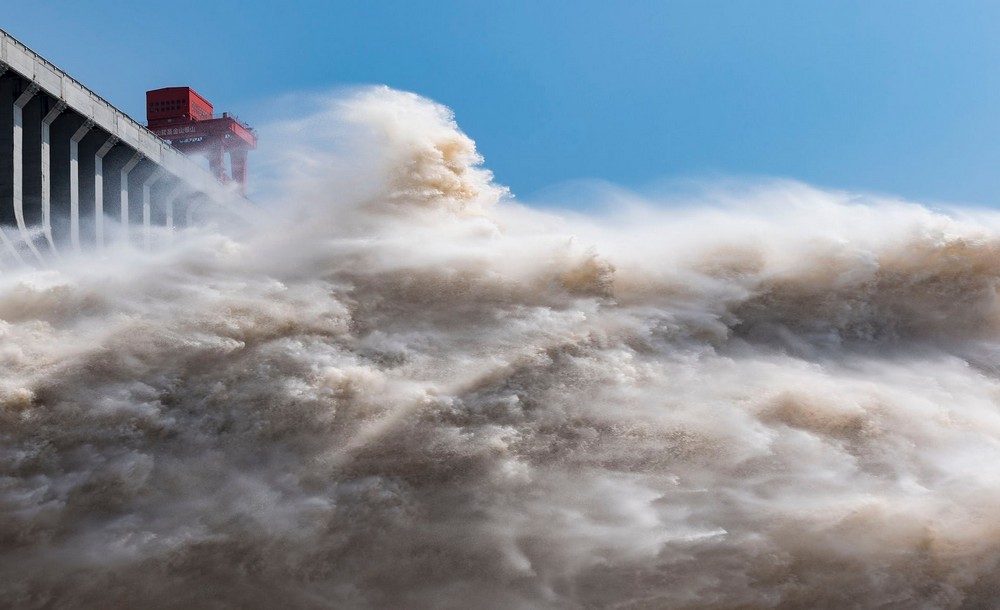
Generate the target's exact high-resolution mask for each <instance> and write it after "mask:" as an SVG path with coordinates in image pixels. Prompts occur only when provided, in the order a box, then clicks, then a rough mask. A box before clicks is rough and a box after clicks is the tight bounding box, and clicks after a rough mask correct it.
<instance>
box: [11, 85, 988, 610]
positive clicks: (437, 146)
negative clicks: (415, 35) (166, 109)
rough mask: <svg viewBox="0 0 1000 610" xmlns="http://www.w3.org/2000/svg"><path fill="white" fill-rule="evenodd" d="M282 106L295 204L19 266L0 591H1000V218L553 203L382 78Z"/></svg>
mask: <svg viewBox="0 0 1000 610" xmlns="http://www.w3.org/2000/svg"><path fill="white" fill-rule="evenodd" d="M282 131H283V132H289V131H291V132H293V133H297V134H298V137H299V138H300V145H299V146H298V147H295V146H291V147H288V148H286V149H285V150H286V154H285V156H284V157H283V158H281V159H278V160H276V161H275V167H283V168H284V169H283V170H282V172H283V173H282V174H281V175H280V177H281V180H280V182H281V187H280V189H279V192H281V193H282V195H281V198H280V199H281V200H280V201H278V202H272V203H271V204H270V205H271V207H272V209H273V216H272V218H271V219H270V220H269V221H268V223H267V224H266V225H261V226H257V227H248V228H241V229H229V230H227V231H225V232H223V231H218V230H215V229H213V228H212V227H207V228H203V229H201V230H198V231H193V232H191V233H190V234H189V235H185V236H183V238H181V239H178V240H176V242H175V245H174V246H173V247H171V248H168V249H164V250H162V251H160V252H157V253H155V254H153V255H143V254H140V253H136V252H131V251H128V250H126V249H121V250H118V251H112V252H110V253H109V255H108V257H107V259H106V260H102V261H96V260H95V259H94V257H93V256H88V257H84V259H85V260H80V261H72V260H68V261H65V262H64V263H63V264H62V266H61V267H59V268H56V269H51V270H47V271H44V272H37V271H36V272H31V273H23V274H18V273H8V274H6V275H2V276H0V605H2V606H4V607H12V608H78V607H87V608H118V607H120V608H125V607H131V608H229V607H232V608H497V609H501V608H504V609H506V608H581V607H589V608H668V607H670V608H672V607H692V608H694V607H712V608H721V607H803V608H805V607H829V608H847V607H887V608H914V607H928V608H957V607H988V606H990V605H991V604H992V603H993V602H994V601H995V600H996V598H997V597H998V595H1000V572H998V571H1000V565H998V560H1000V520H998V519H997V517H996V514H997V511H998V510H1000V469H998V467H997V464H1000V342H998V339H1000V334H998V331H1000V315H998V314H1000V303H998V297H997V286H998V281H1000V222H998V221H997V218H996V217H995V216H993V215H990V214H987V213H985V212H980V213H973V212H970V211H964V212H963V211H953V212H952V213H950V214H949V215H945V214H942V213H937V212H934V211H931V210H929V209H927V208H926V207H922V206H919V205H915V204H909V203H905V202H899V201H891V200H886V199H879V198H867V199H864V200H859V199H858V198H856V197H855V196H853V195H851V194H846V193H836V192H826V191H820V190H816V189H812V188H809V187H806V186H803V185H798V184H787V183H772V184H767V185H757V186H752V185H750V186H748V185H744V186H741V187H733V188H728V189H723V190H717V191H705V195H704V196H703V197H702V198H701V199H699V198H694V199H691V200H689V201H687V202H686V203H677V202H675V203H674V204H673V205H669V206H668V205H660V204H655V203H650V202H643V201H640V199H639V198H638V197H637V196H630V195H623V194H618V195H617V196H615V197H614V198H613V199H614V201H613V202H612V201H609V203H608V206H607V209H605V210H603V211H599V212H595V213H594V214H591V215H585V214H572V213H568V212H566V213H554V212H542V211H538V210H532V209H530V208H527V207H523V206H520V205H518V204H517V203H516V200H512V199H511V198H510V197H509V196H507V194H506V193H505V191H504V190H503V189H502V188H500V187H498V186H496V185H494V183H493V182H492V176H491V175H490V174H489V172H487V171H486V170H484V169H482V168H481V167H480V166H479V162H480V159H479V158H478V156H477V155H476V152H475V148H474V145H473V143H472V141H471V140H470V139H469V138H467V137H466V136H465V135H464V134H462V133H461V132H460V131H459V130H458V128H457V127H456V126H455V124H454V123H453V121H452V119H451V116H450V114H449V113H448V112H447V110H445V109H443V108H441V107H439V106H436V105H435V104H433V103H431V102H428V101H426V100H423V99H420V98H418V97H416V96H412V95H408V94H403V93H398V92H394V91H390V90H386V89H373V90H368V91H363V92H357V93H354V94H352V95H350V96H347V97H344V98H341V99H338V100H333V101H331V102H329V103H328V105H327V106H326V107H325V108H323V109H321V110H320V111H319V112H317V113H316V114H315V115H313V116H311V117H308V118H305V119H300V120H298V121H294V122H288V123H286V124H284V125H282ZM326 138H331V139H333V140H334V141H333V142H332V143H327V142H325V139H326ZM609 197H610V195H609ZM122 261H126V262H122Z"/></svg>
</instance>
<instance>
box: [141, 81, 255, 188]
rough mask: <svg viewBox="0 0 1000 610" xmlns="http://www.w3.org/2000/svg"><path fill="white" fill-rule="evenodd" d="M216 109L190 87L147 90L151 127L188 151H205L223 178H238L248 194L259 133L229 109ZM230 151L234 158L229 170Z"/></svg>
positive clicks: (182, 150)
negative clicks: (249, 164) (249, 167)
mask: <svg viewBox="0 0 1000 610" xmlns="http://www.w3.org/2000/svg"><path fill="white" fill-rule="evenodd" d="M212 111H213V108H212V104H211V103H210V102H209V101H208V100H206V99H205V98H203V97H202V96H200V95H198V94H197V93H196V92H195V90H194V89H192V88H190V87H167V88H166V89H155V90H153V91H147V92H146V122H147V124H148V127H149V129H150V131H152V132H153V133H155V134H156V135H158V136H160V137H161V138H163V139H164V140H168V141H169V142H170V143H171V144H172V145H173V146H174V148H176V149H178V150H180V151H181V152H183V153H185V154H189V155H190V154H202V155H205V156H206V157H208V165H209V168H210V169H211V170H212V173H213V174H215V176H216V178H218V179H219V181H220V182H224V183H225V182H230V181H233V182H236V183H238V184H239V187H240V192H241V193H242V194H244V195H246V188H247V153H248V152H249V151H251V150H254V149H255V148H257V134H255V133H254V131H253V129H252V128H251V127H250V126H249V125H247V124H246V123H243V122H241V121H239V120H238V119H237V118H236V117H233V116H231V115H230V114H229V113H228V112H223V113H222V115H221V116H218V117H217V116H215V115H213V114H212ZM226 153H229V162H230V170H229V173H228V174H227V173H226Z"/></svg>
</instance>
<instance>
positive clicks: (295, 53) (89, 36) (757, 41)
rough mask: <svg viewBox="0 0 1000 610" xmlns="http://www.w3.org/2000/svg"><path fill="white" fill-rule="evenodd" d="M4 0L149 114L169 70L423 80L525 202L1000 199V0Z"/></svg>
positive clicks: (200, 78) (329, 84) (247, 88)
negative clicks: (736, 189)
mask: <svg viewBox="0 0 1000 610" xmlns="http://www.w3.org/2000/svg"><path fill="white" fill-rule="evenodd" d="M8 4H9V5H5V6H4V8H3V11H2V12H0V27H2V28H3V29H6V30H7V31H9V32H10V33H11V34H13V35H14V36H16V37H18V38H19V39H21V40H22V41H23V42H24V43H26V44H27V45H29V46H31V47H32V48H34V49H35V50H36V51H39V52H40V53H42V54H43V55H45V56H46V57H48V58H49V59H51V60H53V61H54V62H56V63H57V64H59V65H61V66H62V67H64V68H65V69H67V70H68V71H69V72H70V73H71V74H73V75H74V76H76V77H77V78H78V79H80V80H81V81H83V82H84V83H86V84H87V85H88V86H90V87H91V88H93V89H94V90H96V91H97V92H98V93H100V94H101V95H103V96H104V97H106V98H107V99H108V100H110V101H111V102H113V103H115V104H116V105H118V106H119V107H121V108H122V109H124V110H125V111H127V112H129V113H131V114H133V115H134V116H137V117H138V118H142V112H143V92H144V91H145V90H146V89H148V88H157V87H163V86H175V85H190V86H192V87H194V88H195V89H197V90H198V91H200V92H201V93H203V94H204V95H205V96H206V97H208V98H209V99H210V100H212V101H213V102H214V103H215V104H216V107H217V109H219V110H230V111H233V112H236V113H237V114H239V115H240V116H241V117H243V118H244V119H247V120H249V121H250V122H254V121H257V122H260V121H264V120H266V119H267V116H265V115H266V114H267V111H266V110H265V109H266V108H267V107H268V104H269V101H270V100H274V99H277V98H278V97H279V96H281V95H283V94H287V93H293V92H301V91H307V92H315V91H322V90H325V89H331V88H335V87H340V86H344V85H352V84H363V83H384V84H387V85H390V86H392V87H396V88H400V89H406V90H410V91H415V92H417V93H420V94H422V95H425V96H428V97H430V98H433V99H435V100H437V101H439V102H441V103H443V104H446V105H447V106H449V107H451V108H453V109H454V110H455V113H456V117H457V119H458V122H459V124H460V125H461V127H462V128H463V129H464V130H465V131H466V132H467V133H468V134H469V135H470V136H472V137H473V138H474V139H475V140H476V141H477V144H478V146H479V148H480V150H481V151H482V153H483V155H484V156H485V157H486V160H487V165H488V166H489V167H490V168H491V169H492V170H493V171H494V172H495V174H496V176H497V179H498V181H500V182H502V183H504V184H507V185H509V186H510V187H511V189H512V190H513V191H514V192H515V193H516V194H518V195H520V196H522V197H525V198H527V199H529V200H530V199H531V198H532V195H533V194H534V193H537V192H538V191H539V190H544V189H546V187H549V186H551V185H554V184H560V183H565V182H567V181H574V180H586V179H601V180H607V181H611V182H614V183H617V184H621V185H623V186H626V187H629V188H640V189H641V188H645V187H648V186H649V185H651V184H655V183H658V182H660V181H670V180H677V179H686V178H692V177H693V178H703V177H717V176H720V175H721V176H737V177H746V176H775V177H787V178H794V179H798V180H803V181H807V182H810V183H813V184H818V185H821V186H828V187H837V188H848V189H861V190H869V191H876V192H884V193H893V194H898V195H902V196H905V197H909V198H915V199H921V200H926V201H935V202H944V201H947V202H967V203H978V204H986V205H992V206H1000V3H996V2H985V1H984V2H976V1H961V2H942V1H935V2H930V1H922V0H905V1H904V0H880V1H862V0H856V1H836V2H833V1H831V2H819V1H811V0H784V1H771V0H754V1H749V0H746V1H737V0H731V1H718V0H690V1H686V2H668V1H665V0H664V1H648V0H619V1H615V2H612V1H611V0H607V1H604V2H596V1H590V0H575V1H573V2H569V1H566V0H563V1H560V2H554V1H549V0H531V1H529V0H525V1H521V0H493V1H489V2H487V1H475V0H466V1H444V0H440V1H427V2H417V1H414V0H410V1H375V0H372V1H365V2H350V3H348V2H329V1H328V2H320V1H296V0H290V1H288V2H284V3H281V2H274V1H273V0H268V1H263V0H244V1H242V2H236V1H230V0H212V1H205V2H191V1H189V0H169V1H164V2H160V3H154V2H144V3H141V5H142V6H149V7H150V8H149V9H146V10H140V9H138V8H136V7H137V6H140V3H135V2H123V1H116V0H107V1H104V2H100V3H91V2H79V1H74V2H68V1H59V2H45V1H44V0H39V1H38V2H37V3H34V4H33V5H29V3H26V2H19V3H8ZM287 111H288V114H294V109H287ZM261 145H262V146H267V142H262V143H261ZM251 163H252V161H251Z"/></svg>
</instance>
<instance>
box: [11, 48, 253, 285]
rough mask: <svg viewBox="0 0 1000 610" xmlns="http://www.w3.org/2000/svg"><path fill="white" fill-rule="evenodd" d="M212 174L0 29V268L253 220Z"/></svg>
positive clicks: (238, 194) (146, 244) (237, 194)
mask: <svg viewBox="0 0 1000 610" xmlns="http://www.w3.org/2000/svg"><path fill="white" fill-rule="evenodd" d="M243 164H244V167H245V159H244V160H243ZM244 171H245V170H244ZM216 173H217V172H216ZM218 178H219V176H218V175H214V174H213V173H212V172H210V171H208V170H206V169H205V168H204V167H202V166H201V165H200V164H199V163H197V162H196V161H195V160H193V159H191V158H190V157H188V156H187V155H185V154H184V153H183V152H181V151H180V150H178V149H177V148H175V147H174V146H172V145H171V144H170V143H168V142H166V141H165V140H164V139H162V138H161V137H160V136H158V135H157V134H156V133H154V132H152V131H150V130H149V129H147V128H146V127H145V126H144V125H142V124H141V123H139V122H138V121H136V120H135V119H133V118H132V117H130V116H128V115H127V114H125V113H124V112H122V111H120V110H119V109H117V108H115V107H114V106H113V105H112V104H110V103H109V102H107V101H106V100H104V99H103V98H102V97H101V96H99V95H98V94H96V93H94V92H93V91H91V90H90V89H88V88H87V87H86V86H84V85H83V84H82V83H80V82H79V81H77V80H76V79H74V78H73V77H71V76H70V75H68V74H67V73H66V72H64V71H63V70H61V69H60V68H58V67H57V66H55V65H54V64H53V63H52V62H50V61H48V60H46V59H45V58H43V57H42V56H40V55H39V54H38V53H36V52H34V51H32V50H31V49H30V48H28V47H27V46H26V45H24V44H23V43H21V42H20V41H18V40H17V39H15V38H14V37H13V36H11V35H10V34H8V33H7V32H5V31H3V30H0V269H3V268H4V267H8V266H11V265H32V266H44V265H46V264H47V263H48V262H50V261H51V260H53V259H54V258H58V256H59V253H60V252H61V251H81V250H82V249H87V248H92V249H95V250H96V251H101V250H102V249H103V248H104V247H105V246H106V245H108V244H109V243H110V242H111V240H113V239H125V240H128V241H130V242H132V243H134V244H136V245H137V246H139V247H142V248H147V249H148V248H150V247H152V246H153V245H155V244H154V242H155V239H156V238H155V237H154V233H156V232H155V231H154V230H153V227H157V226H159V227H166V228H167V229H168V231H167V234H169V233H170V231H172V230H173V229H175V228H182V227H185V226H189V225H191V224H193V223H197V222H198V221H199V218H200V217H202V216H203V215H206V214H212V215H213V217H217V216H218V215H219V214H222V215H223V216H227V215H232V216H235V217H246V216H248V215H250V214H252V210H253V206H252V205H251V204H249V203H248V202H247V201H246V199H245V198H244V197H243V195H242V191H241V189H238V188H234V187H233V186H232V185H226V184H223V183H221V182H220V181H219V179H218Z"/></svg>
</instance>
